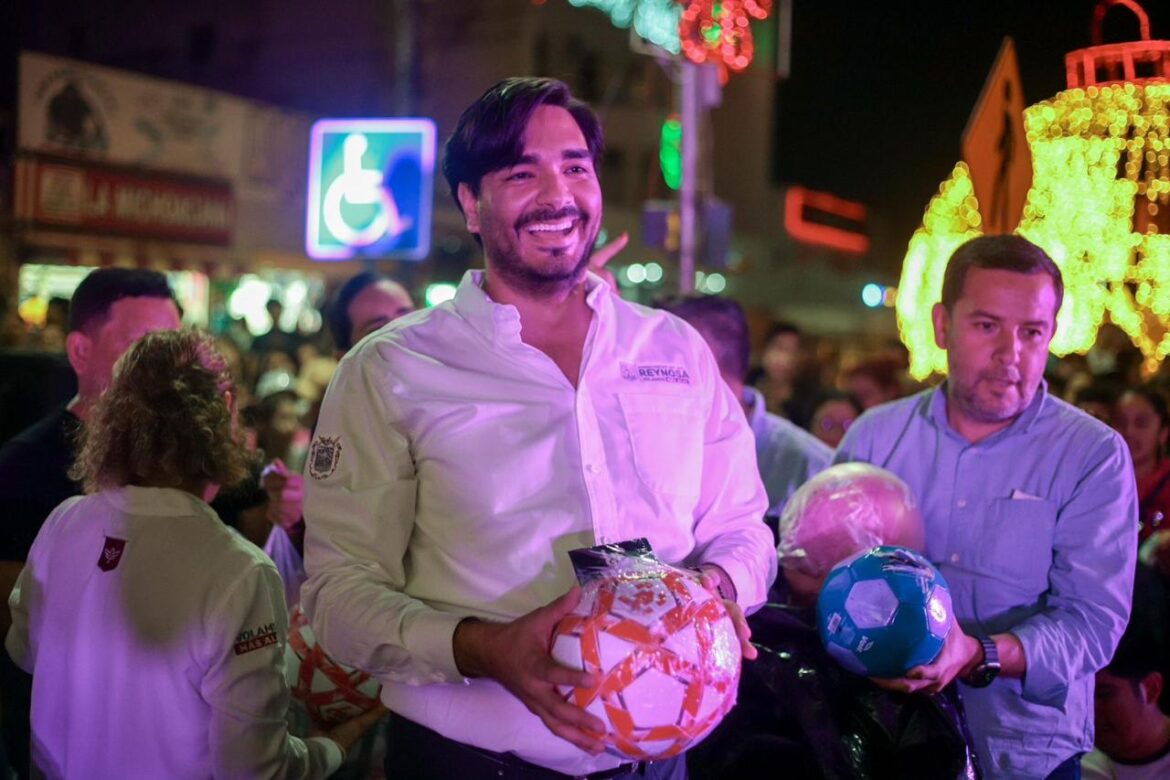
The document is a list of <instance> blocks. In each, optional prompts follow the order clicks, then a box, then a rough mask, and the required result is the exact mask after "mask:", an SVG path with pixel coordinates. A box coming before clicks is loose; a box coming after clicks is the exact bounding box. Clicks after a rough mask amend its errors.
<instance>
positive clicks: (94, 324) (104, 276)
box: [69, 268, 179, 333]
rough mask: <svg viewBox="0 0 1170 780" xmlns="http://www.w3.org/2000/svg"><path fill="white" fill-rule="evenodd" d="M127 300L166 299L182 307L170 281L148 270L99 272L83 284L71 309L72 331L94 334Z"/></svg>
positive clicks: (77, 291)
mask: <svg viewBox="0 0 1170 780" xmlns="http://www.w3.org/2000/svg"><path fill="white" fill-rule="evenodd" d="M123 298H165V299H167V300H169V301H171V302H173V303H174V304H175V306H176V308H177V307H178V305H179V303H178V301H176V300H175V295H174V293H172V292H171V286H170V285H169V284H167V278H166V277H165V276H163V275H162V274H161V273H159V272H158V271H151V270H149V269H146V268H99V269H97V270H96V271H94V272H93V273H91V274H90V275H89V276H87V277H85V278H84V279H82V280H81V284H79V285H77V289H76V290H74V291H73V300H72V301H71V302H70V305H69V330H70V332H72V331H75V330H84V331H88V332H90V333H92V332H93V331H94V330H96V329H98V328H100V327H102V325H104V324H105V323H106V319H107V318H108V317H109V314H110V307H111V306H113V305H114V304H115V303H116V302H117V301H120V300H122V299H123Z"/></svg>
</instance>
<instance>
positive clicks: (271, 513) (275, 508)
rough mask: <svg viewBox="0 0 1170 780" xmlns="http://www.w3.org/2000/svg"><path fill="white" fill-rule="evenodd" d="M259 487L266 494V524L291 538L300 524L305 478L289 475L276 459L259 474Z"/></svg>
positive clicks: (278, 459) (282, 464) (281, 462)
mask: <svg viewBox="0 0 1170 780" xmlns="http://www.w3.org/2000/svg"><path fill="white" fill-rule="evenodd" d="M260 486H261V487H263V488H264V492H265V493H267V494H268V505H267V509H266V517H267V518H268V522H270V523H272V524H273V525H275V526H278V527H280V528H283V529H284V531H285V533H287V534H288V535H289V536H293V534H294V533H296V531H297V527H298V525H299V524H300V522H301V514H302V508H303V506H304V503H305V478H304V477H302V476H301V475H300V474H293V473H291V472H290V471H289V470H288V468H287V467H286V466H285V465H284V462H283V461H281V460H280V458H277V459H276V460H274V461H272V463H269V464H268V465H267V466H265V467H264V470H263V471H262V472H260Z"/></svg>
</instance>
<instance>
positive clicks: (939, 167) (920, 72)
mask: <svg viewBox="0 0 1170 780" xmlns="http://www.w3.org/2000/svg"><path fill="white" fill-rule="evenodd" d="M1143 5H1144V6H1145V8H1146V11H1147V13H1148V14H1149V17H1150V33H1151V34H1150V37H1151V38H1154V39H1170V7H1168V6H1170V3H1167V2H1166V1H1165V0H1144V2H1143ZM1095 6H1096V0H979V1H978V2H965V3H964V2H955V3H951V2H943V1H941V0H940V1H939V2H925V1H924V0H897V1H896V2H886V3H879V2H841V1H837V2H819V1H817V0H795V2H794V8H793V36H792V37H793V41H792V65H791V70H792V72H791V77H790V78H789V79H788V81H786V82H784V83H783V84H781V85H780V87H779V94H780V101H779V112H780V115H779V118H778V141H777V159H776V160H775V166H776V174H777V178H778V179H779V180H781V181H796V182H799V183H802V184H804V185H806V186H810V187H814V188H818V189H825V190H828V191H831V192H835V193H838V194H840V195H842V196H844V197H850V198H855V199H858V200H861V201H863V202H865V203H867V204H868V205H869V206H870V207H871V209H872V211H873V213H875V215H876V216H877V218H878V220H880V221H881V222H883V223H884V225H883V226H882V227H883V228H884V230H883V232H888V233H889V236H888V238H889V240H890V241H891V242H893V243H895V244H897V245H900V246H901V247H902V248H904V247H905V244H906V242H907V241H908V240H909V237H910V235H911V233H912V232H913V231H914V229H915V228H916V227H917V226H918V224H919V223H920V222H921V218H922V213H923V210H924V209H925V208H926V205H927V202H928V201H929V200H930V197H931V196H932V195H933V194H935V192H936V191H937V189H938V186H939V184H940V183H941V182H942V181H943V179H945V178H946V176H947V175H948V174H949V173H950V171H951V168H952V167H953V166H954V164H955V163H956V162H958V161H959V159H960V151H959V148H960V139H961V136H962V133H963V129H964V127H965V126H966V124H967V119H968V118H969V116H970V114H971V111H972V109H973V108H974V106H975V102H976V101H977V100H978V97H979V93H980V91H981V89H982V87H983V82H984V80H985V79H986V78H987V75H988V73H989V72H990V70H991V66H992V63H993V62H994V60H995V56H996V54H997V52H998V51H999V47H1000V44H1001V42H1002V40H1003V37H1004V36H1005V35H1010V36H1011V37H1012V38H1013V39H1014V40H1015V44H1016V53H1017V56H1018V58H1019V62H1020V73H1021V78H1022V80H1023V87H1024V99H1025V102H1026V104H1027V105H1031V104H1034V103H1036V102H1038V101H1040V100H1043V99H1046V98H1049V97H1051V96H1053V95H1054V94H1056V93H1057V92H1059V91H1061V90H1063V89H1065V88H1066V83H1065V71H1064V55H1065V53H1066V52H1069V51H1072V50H1074V49H1080V48H1084V47H1087V46H1090V45H1091V35H1090V26H1091V21H1092V11H1093V8H1094V7H1095ZM1138 37H1139V36H1138V26H1137V22H1136V18H1135V17H1134V16H1133V14H1132V13H1130V12H1129V11H1128V10H1126V9H1124V8H1114V9H1112V10H1111V11H1110V12H1109V14H1108V15H1107V17H1106V20H1105V27H1104V39H1105V41H1106V42H1113V41H1123V40H1136V39H1137V38H1138Z"/></svg>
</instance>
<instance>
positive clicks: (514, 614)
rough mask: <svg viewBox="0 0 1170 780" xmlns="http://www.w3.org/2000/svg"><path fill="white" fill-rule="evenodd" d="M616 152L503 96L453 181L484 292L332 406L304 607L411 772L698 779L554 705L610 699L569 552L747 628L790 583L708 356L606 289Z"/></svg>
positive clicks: (455, 153)
mask: <svg viewBox="0 0 1170 780" xmlns="http://www.w3.org/2000/svg"><path fill="white" fill-rule="evenodd" d="M601 147H602V133H601V127H600V124H599V123H598V120H597V118H596V117H595V116H594V114H593V112H592V111H591V110H590V109H589V108H588V107H587V106H585V105H584V104H583V103H581V102H579V101H577V100H575V99H574V98H572V96H571V95H570V94H569V92H568V90H567V88H566V87H565V86H564V85H563V84H561V83H560V82H556V81H552V80H548V79H509V80H506V81H503V82H500V83H499V84H497V85H496V86H494V87H492V88H491V89H490V90H488V92H487V93H485V94H484V95H483V97H481V98H480V99H479V100H478V101H477V102H476V103H474V104H473V105H472V106H471V107H470V108H469V109H468V110H467V111H466V112H465V113H464V115H463V116H462V117H461V119H460V121H459V124H458V126H457V128H456V130H455V132H454V134H453V136H452V138H451V139H450V140H449V141H448V143H447V146H446V153H445V160H444V173H445V175H446V177H447V180H448V182H449V184H450V186H451V191H452V194H453V195H454V196H455V199H456V202H457V203H458V205H459V207H460V209H461V210H462V212H463V215H464V217H465V219H466V222H467V227H468V229H469V230H470V231H471V232H472V233H473V234H475V236H476V237H477V239H478V240H479V241H480V242H481V244H482V245H483V248H484V259H485V265H486V271H471V272H469V273H468V274H467V275H466V276H465V277H464V279H463V281H462V284H461V285H460V287H459V290H458V293H457V294H456V296H455V298H454V299H453V300H452V301H450V302H448V303H444V304H441V305H440V306H436V307H434V308H431V309H427V310H424V311H420V312H416V313H414V314H412V315H408V316H406V317H403V318H402V319H400V320H397V321H395V322H394V323H392V324H391V325H390V326H389V327H387V328H384V329H382V330H381V331H379V332H378V333H376V334H374V335H372V336H370V337H368V338H366V339H365V340H364V341H362V342H361V343H359V344H358V345H357V346H356V347H355V348H354V349H353V350H352V351H351V352H350V354H349V355H348V356H347V357H346V359H345V360H343V361H342V364H341V367H340V368H339V370H338V372H337V375H336V376H335V378H334V380H333V384H332V386H331V387H330V390H329V393H328V395H327V397H326V399H325V403H324V407H323V409H322V413H321V417H320V422H319V424H318V428H317V437H316V438H315V440H314V444H313V449H312V452H311V453H310V457H309V464H308V475H309V477H310V479H307V480H306V502H305V515H306V521H307V535H306V542H305V552H306V568H307V569H308V572H309V581H308V582H307V583H306V585H305V589H304V594H303V596H304V605H305V609H306V612H307V613H309V615H310V616H311V619H312V622H313V627H314V630H315V631H316V632H317V636H318V638H319V640H320V641H321V643H322V644H323V645H324V646H325V647H327V648H328V649H329V652H330V653H332V654H334V655H335V656H336V657H337V658H339V659H340V660H344V661H347V662H349V663H352V664H354V665H356V666H358V667H360V668H363V669H366V670H369V671H370V672H372V673H374V674H376V675H377V676H378V677H379V678H380V679H381V680H382V682H383V684H384V694H383V697H384V700H385V702H386V704H387V705H388V706H389V707H390V708H391V709H392V710H393V712H394V713H395V716H394V717H393V719H392V722H391V730H390V747H389V751H388V754H387V767H388V772H390V771H392V772H394V773H395V774H396V775H398V776H410V777H418V778H431V777H433V778H446V777H455V776H458V777H470V778H474V777H481V776H482V777H488V776H490V777H493V778H494V777H516V778H520V777H523V778H549V779H550V780H551V779H552V778H559V777H563V776H565V775H571V776H585V777H594V778H600V777H635V776H637V777H654V778H671V779H672V780H674V779H675V778H683V777H685V767H684V765H683V762H682V760H681V758H680V759H676V760H671V761H665V762H656V763H654V764H652V765H649V766H641V765H630V764H623V763H622V759H619V758H617V757H615V756H613V755H609V754H605V753H602V752H601V748H602V743H601V742H600V741H599V740H598V739H597V738H596V732H598V731H600V730H601V728H602V725H601V722H600V721H598V720H597V719H595V718H594V717H593V716H591V715H589V714H587V713H586V712H584V711H583V710H581V709H579V708H576V707H574V706H571V705H569V704H568V703H566V702H565V701H564V699H563V698H562V697H561V696H560V695H559V694H558V693H557V690H556V685H558V684H560V685H574V684H582V683H585V682H586V681H587V676H586V675H585V674H584V673H582V672H578V671H573V670H570V669H566V668H564V667H561V666H559V665H558V664H556V663H555V662H554V661H553V660H552V659H551V658H550V657H549V655H548V646H549V637H550V634H551V631H552V629H553V627H554V626H555V624H556V622H557V621H558V620H559V619H560V617H561V616H563V615H564V614H566V613H567V612H568V611H569V610H571V609H572V607H573V606H574V605H575V604H576V601H577V599H579V597H580V594H579V591H578V590H577V589H576V588H575V587H574V575H573V570H572V567H571V565H570V562H569V559H568V556H567V553H568V551H569V550H571V549H574V548H578V547H587V546H591V545H595V544H601V543H609V542H617V541H621V540H625V539H631V538H637V537H647V538H648V539H649V541H650V543H651V544H652V545H653V547H654V550H655V551H656V552H657V554H658V555H659V556H660V557H661V558H662V559H664V560H666V561H669V562H671V563H675V564H679V565H683V566H689V567H694V568H696V569H702V570H703V571H704V572H705V573H706V575H707V579H708V581H709V582H710V583H712V585H713V586H717V587H718V588H719V591H720V593H721V595H722V596H723V597H724V598H725V600H726V601H728V603H731V604H732V607H733V610H734V611H735V612H736V613H739V610H740V609H741V608H742V609H743V610H748V611H750V610H751V609H753V608H755V607H756V606H758V605H759V604H761V603H762V602H763V601H764V599H765V595H766V593H767V589H768V587H769V585H770V584H771V582H772V580H773V579H774V578H775V573H776V555H775V551H774V550H773V549H772V545H771V535H770V533H769V532H768V530H767V528H766V526H765V525H764V524H763V522H762V517H763V514H764V511H765V509H766V508H767V499H766V495H765V492H764V488H763V485H762V484H761V482H760V479H759V476H758V474H757V471H756V463H755V455H754V449H753V442H752V434H751V431H750V429H749V428H748V426H747V423H746V420H745V419H744V415H743V412H742V411H741V410H740V408H739V405H738V401H737V399H736V398H734V397H733V396H732V394H731V393H730V392H729V391H728V389H727V388H726V386H725V385H724V383H723V381H722V379H721V378H720V375H719V370H718V368H717V366H716V365H715V362H714V359H713V358H712V356H711V353H710V351H709V350H708V349H707V347H706V345H705V344H704V342H703V340H702V338H701V337H700V336H699V335H698V334H697V333H696V332H695V331H694V330H693V329H691V328H690V327H689V326H688V325H686V324H685V323H683V322H682V321H681V320H678V319H677V318H675V317H673V316H671V315H669V314H666V313H664V312H656V311H652V310H649V309H646V308H644V307H640V306H636V305H633V304H629V303H626V302H625V301H622V300H621V299H620V298H618V297H617V296H616V295H613V294H611V292H610V290H609V288H608V287H607V286H606V284H605V283H604V282H602V281H601V280H600V279H599V278H598V277H597V276H595V275H593V274H590V273H588V266H589V261H590V253H591V251H592V248H593V245H594V242H595V241H596V238H597V234H598V230H599V228H600V225H601V218H602V197H601V187H600V183H599V181H598V176H597V164H598V161H599V157H600V154H601ZM735 604H738V606H735ZM739 617H740V622H741V624H742V615H739ZM743 631H744V633H743V634H742V635H741V643H742V645H743V648H744V653H745V654H747V655H754V650H753V649H752V648H751V645H750V644H748V643H747V641H746V625H744V626H743Z"/></svg>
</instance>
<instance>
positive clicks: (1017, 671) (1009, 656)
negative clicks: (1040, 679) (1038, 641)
mask: <svg viewBox="0 0 1170 780" xmlns="http://www.w3.org/2000/svg"><path fill="white" fill-rule="evenodd" d="M991 638H992V640H994V642H995V649H996V650H997V651H998V652H999V673H1000V674H1001V675H1002V676H1004V677H1013V678H1015V679H1023V677H1024V674H1025V673H1026V672H1027V671H1028V658H1027V656H1025V655H1024V645H1023V644H1022V643H1021V642H1020V640H1019V638H1018V637H1017V636H1016V635H1015V634H993V635H992V637H991Z"/></svg>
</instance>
